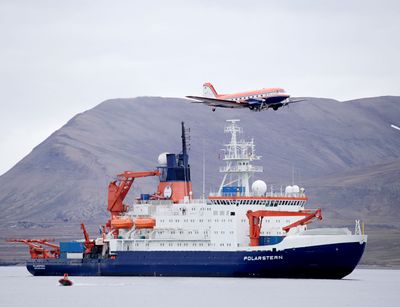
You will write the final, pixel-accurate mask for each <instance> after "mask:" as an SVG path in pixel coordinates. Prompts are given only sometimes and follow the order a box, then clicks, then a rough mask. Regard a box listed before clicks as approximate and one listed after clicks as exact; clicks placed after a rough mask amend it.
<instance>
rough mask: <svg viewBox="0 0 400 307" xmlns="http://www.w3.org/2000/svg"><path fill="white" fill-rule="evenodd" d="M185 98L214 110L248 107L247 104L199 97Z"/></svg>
mask: <svg viewBox="0 0 400 307" xmlns="http://www.w3.org/2000/svg"><path fill="white" fill-rule="evenodd" d="M186 97H187V98H190V99H194V101H191V102H193V103H204V104H206V105H209V106H211V107H216V108H248V105H249V104H248V103H247V102H234V101H231V100H225V99H217V98H209V97H199V96H186Z"/></svg>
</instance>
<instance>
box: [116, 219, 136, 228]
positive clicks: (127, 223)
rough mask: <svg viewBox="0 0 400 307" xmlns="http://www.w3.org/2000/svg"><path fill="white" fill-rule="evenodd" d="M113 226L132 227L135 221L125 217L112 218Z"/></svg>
mask: <svg viewBox="0 0 400 307" xmlns="http://www.w3.org/2000/svg"><path fill="white" fill-rule="evenodd" d="M111 227H112V228H115V229H122V228H127V229H129V228H132V227H133V221H132V219H130V218H124V219H112V220H111Z"/></svg>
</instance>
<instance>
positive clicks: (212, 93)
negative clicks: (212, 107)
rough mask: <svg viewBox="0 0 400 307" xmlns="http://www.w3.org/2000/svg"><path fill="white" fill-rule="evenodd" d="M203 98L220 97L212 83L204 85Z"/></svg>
mask: <svg viewBox="0 0 400 307" xmlns="http://www.w3.org/2000/svg"><path fill="white" fill-rule="evenodd" d="M203 96H204V97H208V98H216V97H218V94H217V91H216V90H215V88H214V86H213V85H212V84H211V83H209V82H207V83H204V84H203Z"/></svg>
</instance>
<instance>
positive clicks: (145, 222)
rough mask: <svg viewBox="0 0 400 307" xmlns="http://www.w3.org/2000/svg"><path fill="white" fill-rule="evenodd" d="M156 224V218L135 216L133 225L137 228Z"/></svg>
mask: <svg viewBox="0 0 400 307" xmlns="http://www.w3.org/2000/svg"><path fill="white" fill-rule="evenodd" d="M154 226H156V220H155V219H153V218H144V217H143V218H137V219H136V220H135V227H136V228H138V229H142V228H154Z"/></svg>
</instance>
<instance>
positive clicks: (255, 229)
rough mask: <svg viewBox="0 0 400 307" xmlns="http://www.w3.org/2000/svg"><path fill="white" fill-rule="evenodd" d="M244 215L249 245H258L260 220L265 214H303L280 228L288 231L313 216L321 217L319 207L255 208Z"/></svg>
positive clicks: (306, 221) (307, 221) (303, 223)
mask: <svg viewBox="0 0 400 307" xmlns="http://www.w3.org/2000/svg"><path fill="white" fill-rule="evenodd" d="M246 216H247V218H248V220H249V226H250V230H249V236H250V246H258V245H259V239H260V233H261V226H262V220H263V218H264V217H266V216H275V217H278V216H303V218H302V219H300V220H298V221H296V222H294V223H292V224H289V225H287V226H285V227H283V228H282V230H284V231H285V232H288V231H289V230H290V229H291V228H293V227H297V226H299V225H305V224H307V223H309V222H310V221H311V220H312V219H313V218H317V219H319V220H321V219H322V213H321V209H317V210H315V211H313V210H302V211H298V212H292V211H270V210H257V211H251V210H249V211H247V213H246Z"/></svg>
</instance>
